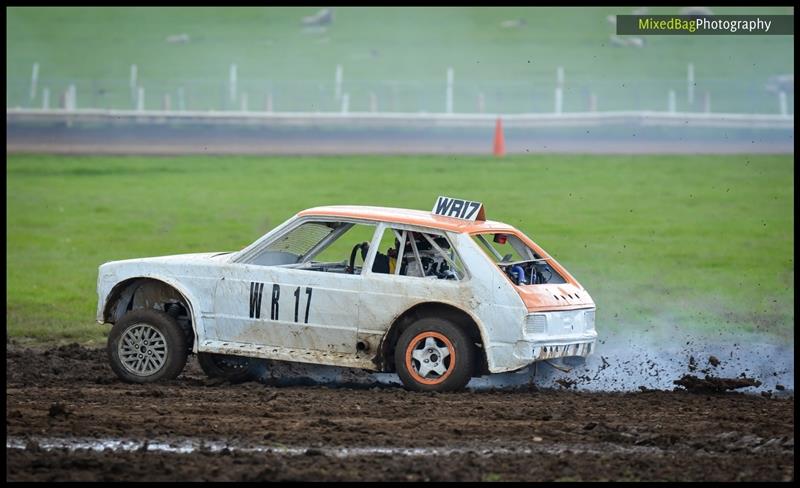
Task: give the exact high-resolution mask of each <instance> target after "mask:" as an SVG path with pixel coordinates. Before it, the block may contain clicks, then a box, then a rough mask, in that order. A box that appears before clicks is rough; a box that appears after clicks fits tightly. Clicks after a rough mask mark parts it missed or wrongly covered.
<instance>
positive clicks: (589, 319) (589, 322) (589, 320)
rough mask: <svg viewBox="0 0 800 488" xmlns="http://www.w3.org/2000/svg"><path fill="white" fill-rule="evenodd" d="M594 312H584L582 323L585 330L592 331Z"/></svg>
mask: <svg viewBox="0 0 800 488" xmlns="http://www.w3.org/2000/svg"><path fill="white" fill-rule="evenodd" d="M594 312H595V311H594V310H587V311H586V312H584V322H585V324H586V330H594Z"/></svg>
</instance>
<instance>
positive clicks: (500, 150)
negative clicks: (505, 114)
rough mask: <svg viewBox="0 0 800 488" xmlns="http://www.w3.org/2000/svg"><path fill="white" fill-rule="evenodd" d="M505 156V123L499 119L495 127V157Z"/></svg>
mask: <svg viewBox="0 0 800 488" xmlns="http://www.w3.org/2000/svg"><path fill="white" fill-rule="evenodd" d="M505 154H506V141H505V139H504V138H503V121H502V120H500V117H498V118H497V124H496V125H495V127H494V155H495V156H504V155H505Z"/></svg>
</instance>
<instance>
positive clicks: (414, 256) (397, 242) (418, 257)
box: [372, 226, 466, 280]
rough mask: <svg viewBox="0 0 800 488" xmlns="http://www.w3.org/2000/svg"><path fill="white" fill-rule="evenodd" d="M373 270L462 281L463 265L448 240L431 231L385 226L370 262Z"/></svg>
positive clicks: (399, 274) (463, 275)
mask: <svg viewBox="0 0 800 488" xmlns="http://www.w3.org/2000/svg"><path fill="white" fill-rule="evenodd" d="M372 272H373V273H383V274H393V275H398V276H411V277H417V278H434V279H442V280H462V279H464V277H465V276H466V273H465V271H464V266H463V264H462V262H461V259H460V258H459V257H458V254H457V253H456V252H455V250H454V249H453V247H452V244H451V243H450V240H449V239H448V238H447V237H446V236H444V235H439V234H433V233H426V232H417V231H408V230H402V229H398V228H393V227H391V226H388V227H386V229H384V231H383V234H382V235H381V239H380V244H379V247H378V250H377V251H376V253H375V258H374V260H373V262H372Z"/></svg>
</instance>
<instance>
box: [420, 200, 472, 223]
mask: <svg viewBox="0 0 800 488" xmlns="http://www.w3.org/2000/svg"><path fill="white" fill-rule="evenodd" d="M431 213H432V214H434V215H440V216H442V217H451V218H454V219H461V220H469V221H471V222H474V221H476V220H486V212H485V211H484V209H483V204H482V203H481V202H473V201H470V200H462V199H460V198H451V197H443V196H440V197H439V198H437V199H436V203H434V204H433V210H431Z"/></svg>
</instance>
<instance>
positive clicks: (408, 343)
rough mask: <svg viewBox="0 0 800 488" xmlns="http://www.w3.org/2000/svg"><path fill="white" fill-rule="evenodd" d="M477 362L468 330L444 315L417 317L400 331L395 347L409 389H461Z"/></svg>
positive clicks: (396, 364)
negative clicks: (439, 316) (441, 316)
mask: <svg viewBox="0 0 800 488" xmlns="http://www.w3.org/2000/svg"><path fill="white" fill-rule="evenodd" d="M475 366H476V348H475V345H474V344H473V343H472V341H470V339H469V336H468V335H467V333H466V332H465V331H464V330H463V329H461V328H460V327H458V326H457V325H456V324H454V323H453V322H450V321H449V320H446V319H442V318H433V317H428V318H423V319H420V320H417V321H416V322H414V323H413V324H411V325H410V326H409V327H408V328H407V329H406V330H405V331H403V333H402V334H400V338H399V339H398V340H397V345H396V347H395V369H396V371H397V375H398V376H399V377H400V381H402V382H403V385H405V387H406V388H408V389H409V390H414V391H454V390H460V389H462V388H464V386H466V384H467V383H468V382H469V380H470V378H471V377H472V373H473V372H474V371H475Z"/></svg>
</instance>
